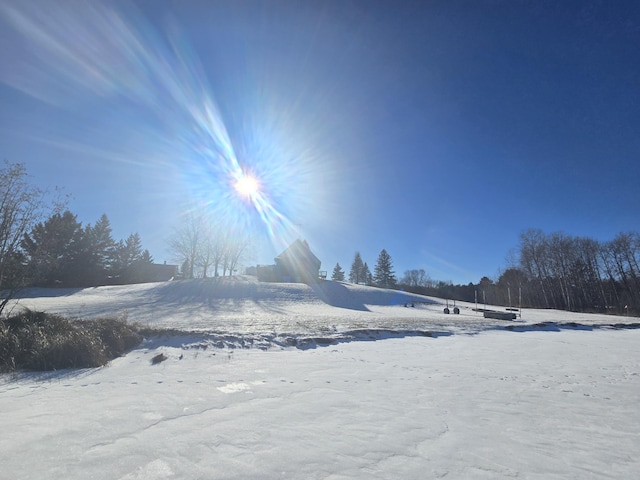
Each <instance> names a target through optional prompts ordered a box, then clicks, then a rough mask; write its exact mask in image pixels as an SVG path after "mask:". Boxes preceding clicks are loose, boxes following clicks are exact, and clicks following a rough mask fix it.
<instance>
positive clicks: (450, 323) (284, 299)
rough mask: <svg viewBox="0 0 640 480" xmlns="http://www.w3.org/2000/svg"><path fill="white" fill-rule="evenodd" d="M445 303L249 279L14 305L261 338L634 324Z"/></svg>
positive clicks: (29, 298) (343, 286)
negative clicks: (505, 313) (499, 315)
mask: <svg viewBox="0 0 640 480" xmlns="http://www.w3.org/2000/svg"><path fill="white" fill-rule="evenodd" d="M445 302H446V301H445V300H442V299H437V298H431V297H425V296H421V295H415V294H410V293H406V292H401V291H397V290H386V289H380V288H373V287H366V286H360V285H353V284H349V283H342V282H333V281H325V282H321V283H318V284H317V285H314V286H308V285H305V284H295V283H264V282H258V281H257V280H256V279H255V277H251V276H238V277H233V278H229V277H221V278H213V279H204V280H182V281H174V282H165V283H146V284H139V285H122V286H108V287H96V288H85V289H30V290H27V291H25V292H23V295H22V298H21V299H20V300H19V303H18V305H19V306H21V307H27V308H30V309H32V310H41V311H47V312H52V313H60V314H63V315H69V316H73V317H81V318H95V317H105V316H124V317H126V318H127V319H128V320H129V321H132V322H138V323H141V324H143V325H149V326H153V327H160V328H172V329H180V330H186V331H206V332H216V333H218V334H224V335H227V336H247V335H249V336H261V337H264V336H273V335H274V334H275V335H280V336H288V337H291V336H294V337H304V338H308V337H314V336H326V335H334V336H336V337H338V336H341V335H343V334H349V335H350V334H352V333H354V332H361V331H367V332H371V331H379V330H383V331H397V332H399V333H411V332H421V333H427V332H430V333H432V334H438V333H440V334H442V333H447V334H449V333H477V332H479V331H482V330H487V329H495V328H504V327H505V326H507V325H512V326H513V325H517V326H519V327H522V326H526V325H531V324H536V323H540V322H556V323H565V322H578V323H581V324H585V325H604V324H610V323H613V322H625V321H628V322H632V321H633V319H625V318H621V317H612V316H606V315H588V314H575V313H571V312H562V311H553V310H525V311H523V312H522V316H521V317H522V318H518V319H517V321H516V322H505V321H501V320H492V319H485V318H483V314H482V313H481V312H476V311H474V307H475V305H472V304H468V303H463V302H458V303H457V306H458V307H459V308H460V314H459V315H454V314H449V315H447V314H445V313H444V312H443V310H444V307H445V305H446V303H445ZM452 305H453V303H451V304H450V306H452ZM480 307H483V305H480ZM494 308H496V309H500V310H504V308H503V307H494Z"/></svg>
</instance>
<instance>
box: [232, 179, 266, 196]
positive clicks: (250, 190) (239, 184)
mask: <svg viewBox="0 0 640 480" xmlns="http://www.w3.org/2000/svg"><path fill="white" fill-rule="evenodd" d="M233 188H235V189H236V192H238V193H239V194H240V195H241V196H242V197H245V198H251V197H253V195H254V194H256V193H257V192H258V191H259V190H260V182H259V181H258V179H257V178H256V177H254V176H253V175H250V174H243V175H242V177H240V178H239V179H238V180H236V182H235V183H234V184H233Z"/></svg>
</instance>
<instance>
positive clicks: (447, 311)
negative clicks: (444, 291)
mask: <svg viewBox="0 0 640 480" xmlns="http://www.w3.org/2000/svg"><path fill="white" fill-rule="evenodd" d="M444 313H446V314H447V315H449V307H445V308H444Z"/></svg>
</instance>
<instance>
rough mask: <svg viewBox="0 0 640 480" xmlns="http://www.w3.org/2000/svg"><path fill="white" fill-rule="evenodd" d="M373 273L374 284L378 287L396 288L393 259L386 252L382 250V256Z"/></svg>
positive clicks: (379, 256) (379, 257)
mask: <svg viewBox="0 0 640 480" xmlns="http://www.w3.org/2000/svg"><path fill="white" fill-rule="evenodd" d="M373 271H374V275H373V282H374V284H375V285H376V286H377V287H382V288H394V287H395V286H396V276H395V272H394V271H393V265H392V263H391V257H390V256H389V254H388V253H387V251H386V250H384V249H382V251H381V252H380V255H378V262H377V263H376V266H375V268H374V270H373Z"/></svg>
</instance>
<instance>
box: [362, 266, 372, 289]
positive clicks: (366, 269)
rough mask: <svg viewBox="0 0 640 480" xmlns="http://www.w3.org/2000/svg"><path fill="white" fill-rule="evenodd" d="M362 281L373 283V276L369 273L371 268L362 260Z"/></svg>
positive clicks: (366, 283) (367, 283) (368, 283)
mask: <svg viewBox="0 0 640 480" xmlns="http://www.w3.org/2000/svg"><path fill="white" fill-rule="evenodd" d="M362 281H363V282H364V284H365V285H369V286H371V285H373V276H372V275H371V270H369V265H367V262H364V265H363V266H362Z"/></svg>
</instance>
